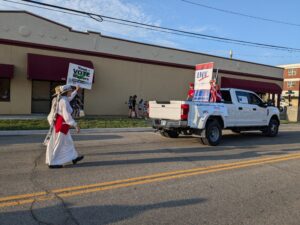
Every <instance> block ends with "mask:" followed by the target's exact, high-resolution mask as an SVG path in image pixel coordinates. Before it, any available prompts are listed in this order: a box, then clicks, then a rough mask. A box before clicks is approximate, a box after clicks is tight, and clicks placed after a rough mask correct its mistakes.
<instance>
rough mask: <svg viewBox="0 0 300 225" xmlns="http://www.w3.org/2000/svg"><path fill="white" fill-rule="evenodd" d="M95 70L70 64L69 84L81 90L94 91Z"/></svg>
mask: <svg viewBox="0 0 300 225" xmlns="http://www.w3.org/2000/svg"><path fill="white" fill-rule="evenodd" d="M93 77H94V70H93V69H91V68H88V67H84V66H80V65H77V64H73V63H70V64H69V70H68V78H67V84H69V85H72V86H76V85H78V86H79V87H81V88H85V89H89V90H90V89H92V83H93Z"/></svg>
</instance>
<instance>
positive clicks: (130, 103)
mask: <svg viewBox="0 0 300 225" xmlns="http://www.w3.org/2000/svg"><path fill="white" fill-rule="evenodd" d="M127 105H128V118H131V113H132V96H129V99H128V102H127Z"/></svg>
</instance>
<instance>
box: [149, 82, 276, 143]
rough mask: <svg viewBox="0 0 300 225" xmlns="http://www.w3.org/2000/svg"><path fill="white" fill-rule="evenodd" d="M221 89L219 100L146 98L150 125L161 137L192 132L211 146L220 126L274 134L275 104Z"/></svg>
mask: <svg viewBox="0 0 300 225" xmlns="http://www.w3.org/2000/svg"><path fill="white" fill-rule="evenodd" d="M221 93H222V102H221V103H203V102H194V101H165V102H159V101H150V102H149V117H150V119H152V125H153V127H154V128H155V129H157V130H158V131H159V132H160V133H161V135H162V136H164V137H170V138H177V137H178V136H179V134H183V135H195V136H199V137H200V139H201V141H202V143H203V144H205V145H213V146H214V145H218V144H219V143H220V141H221V139H222V130H223V129H230V130H232V131H233V132H235V133H240V132H241V131H250V130H259V131H261V132H262V133H263V134H264V135H266V136H269V137H275V136H276V135H277V134H278V129H279V125H280V119H279V118H280V117H279V110H278V108H276V107H274V106H272V105H268V104H267V103H265V102H263V101H262V100H261V99H260V98H259V97H258V96H257V95H256V94H255V93H254V92H251V91H247V90H241V89H233V88H228V89H221Z"/></svg>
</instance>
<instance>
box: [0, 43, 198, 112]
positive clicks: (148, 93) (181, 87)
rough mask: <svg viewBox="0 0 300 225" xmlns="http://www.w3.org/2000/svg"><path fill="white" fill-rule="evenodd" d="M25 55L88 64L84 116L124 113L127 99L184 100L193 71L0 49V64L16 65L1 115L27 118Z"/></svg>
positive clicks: (0, 104)
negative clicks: (90, 73) (91, 71)
mask: <svg viewBox="0 0 300 225" xmlns="http://www.w3.org/2000/svg"><path fill="white" fill-rule="evenodd" d="M27 53H33V54H43V55H50V56H57V57H67V58H78V59H83V60H91V61H92V62H93V64H94V68H95V83H94V84H93V88H92V90H85V112H86V114H89V115H96V114H97V115H121V114H126V113H127V105H126V104H125V102H127V100H128V97H129V96H130V95H134V94H136V95H137V96H138V99H140V98H143V99H144V100H149V99H151V100H153V99H158V100H169V99H172V98H173V99H185V98H186V93H187V90H188V83H189V82H192V81H193V79H194V71H193V70H190V69H180V68H174V67H167V66H158V65H150V64H144V63H137V62H128V61H124V60H113V59H107V58H101V57H91V56H86V55H79V54H72V53H63V52H55V51H48V50H41V49H34V48H26V47H18V46H11V45H0V62H3V63H4V62H5V63H7V64H13V65H15V74H14V78H13V79H11V93H10V94H11V101H10V102H0V114H30V113H31V92H32V90H31V88H32V82H31V81H30V80H28V79H27Z"/></svg>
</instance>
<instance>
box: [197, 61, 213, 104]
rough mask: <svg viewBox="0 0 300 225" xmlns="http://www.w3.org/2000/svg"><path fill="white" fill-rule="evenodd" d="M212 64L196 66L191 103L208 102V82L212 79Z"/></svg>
mask: <svg viewBox="0 0 300 225" xmlns="http://www.w3.org/2000/svg"><path fill="white" fill-rule="evenodd" d="M213 69H214V63H213V62H210V63H203V64H197V65H196V71H195V82H194V90H195V93H194V98H193V101H199V102H209V96H210V87H211V85H210V81H211V80H212V79H213Z"/></svg>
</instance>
